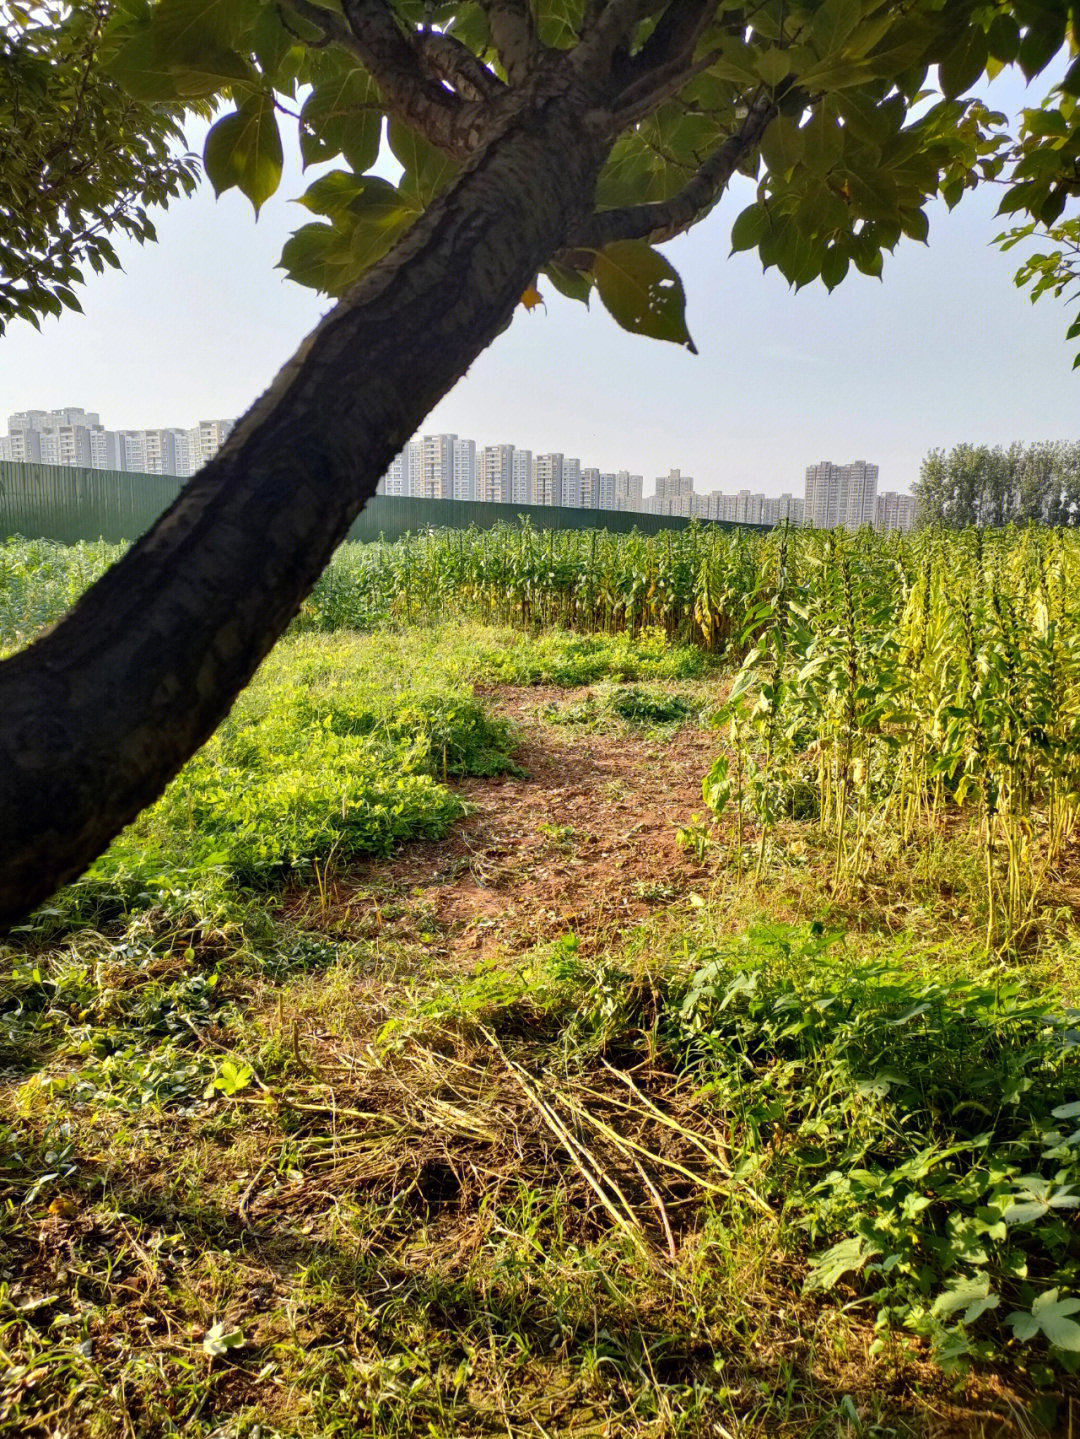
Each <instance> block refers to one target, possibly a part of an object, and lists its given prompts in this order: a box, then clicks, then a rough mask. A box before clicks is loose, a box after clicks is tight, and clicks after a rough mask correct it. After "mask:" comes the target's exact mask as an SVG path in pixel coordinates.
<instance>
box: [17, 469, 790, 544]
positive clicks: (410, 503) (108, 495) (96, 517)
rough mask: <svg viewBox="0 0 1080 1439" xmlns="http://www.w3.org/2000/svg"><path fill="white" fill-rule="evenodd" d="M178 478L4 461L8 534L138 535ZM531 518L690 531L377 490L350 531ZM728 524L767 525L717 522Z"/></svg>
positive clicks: (586, 526) (409, 530)
mask: <svg viewBox="0 0 1080 1439" xmlns="http://www.w3.org/2000/svg"><path fill="white" fill-rule="evenodd" d="M183 487H184V481H183V480H179V479H176V478H175V477H174V476H172V475H141V474H130V473H125V472H121V471H117V470H82V469H76V468H74V467H73V466H70V465H23V464H16V463H14V462H12V461H9V460H3V461H0V538H5V537H6V536H8V535H23V536H24V537H25V538H26V539H48V540H59V541H61V542H62V543H63V544H74V543H75V542H76V541H78V540H108V541H109V542H110V543H112V544H116V543H118V542H120V541H123V540H136V539H138V538H139V536H140V535H141V534H143V533H144V532H145V531H146V530H148V529H149V528H150V526H151V525H152V524H153V523H154V521H155V520H156V519H157V518H158V516H159V515H161V514H162V513H163V512H164V511H165V510H166V509H168V507H169V505H171V504H172V502H173V501H174V500H175V499H176V497H177V496H178V495H179V494H180V491H181V490H182V489H183ZM523 521H527V522H528V523H529V524H530V525H532V526H533V528H534V529H538V530H550V529H556V530H610V531H612V532H614V533H615V534H628V533H629V532H630V531H631V530H638V531H639V532H640V533H641V534H646V535H655V534H656V533H657V532H658V531H660V530H682V529H685V528H686V526H687V525H688V524H690V521H689V520H686V519H682V518H680V517H679V516H677V515H638V514H631V513H629V512H625V511H621V510H574V509H566V508H562V507H556V506H553V505H495V504H487V503H484V502H482V501H480V500H421V499H413V498H411V497H410V498H402V497H398V496H396V495H374V496H373V497H372V498H371V499H370V500H368V502H367V504H366V505H365V506H364V511H363V514H361V515H360V517H359V518H358V519H357V520H356V521H355V522H354V524H353V526H352V528H351V529H350V530H349V535H348V538H349V539H350V540H361V541H364V540H377V539H379V538H382V539H386V540H396V539H399V538H400V537H401V536H402V535H405V534H415V533H416V531H417V530H430V529H451V530H453V529H469V528H470V527H472V526H475V527H476V528H477V529H482V530H486V529H491V528H492V527H493V526H494V525H498V524H512V525H513V524H521V523H522V522H523ZM711 523H714V524H720V525H722V526H723V528H725V529H766V528H768V527H767V526H764V525H734V524H731V523H729V522H727V521H712V522H711Z"/></svg>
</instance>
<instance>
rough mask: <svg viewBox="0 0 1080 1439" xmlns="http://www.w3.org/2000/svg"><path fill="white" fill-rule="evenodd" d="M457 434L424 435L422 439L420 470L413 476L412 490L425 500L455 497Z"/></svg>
mask: <svg viewBox="0 0 1080 1439" xmlns="http://www.w3.org/2000/svg"><path fill="white" fill-rule="evenodd" d="M456 439H457V435H424V437H423V439H422V440H421V441H420V472H419V474H418V475H417V474H416V473H415V472H414V474H413V476H412V492H413V494H414V495H416V496H417V497H418V498H420V499H423V500H451V499H453V497H454V441H455V440H456Z"/></svg>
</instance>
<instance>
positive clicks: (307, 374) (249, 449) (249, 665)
mask: <svg viewBox="0 0 1080 1439" xmlns="http://www.w3.org/2000/svg"><path fill="white" fill-rule="evenodd" d="M515 102H516V103H515V108H514V110H513V112H512V113H510V114H508V116H507V117H506V120H505V123H504V124H503V125H502V127H501V129H500V133H499V134H498V136H497V137H495V138H494V139H493V140H492V142H491V143H490V144H489V145H488V146H487V147H486V149H485V150H484V151H482V152H481V153H480V155H478V157H477V159H476V160H475V161H474V162H473V163H472V164H471V165H470V166H469V168H468V169H467V170H466V171H465V172H464V173H463V175H462V176H461V177H460V178H459V180H458V181H457V182H456V184H455V185H454V186H453V188H452V189H451V190H450V191H448V192H447V193H446V194H445V195H444V196H442V197H440V199H439V200H438V201H436V202H435V204H434V205H433V206H432V207H431V209H430V210H429V211H428V212H427V214H425V215H424V216H423V217H422V218H421V220H420V221H419V222H418V223H417V224H416V225H415V227H414V228H413V229H412V230H411V231H410V232H409V234H408V235H407V236H405V238H404V239H403V240H402V241H401V243H400V244H399V245H397V246H396V247H395V249H394V250H393V251H392V252H391V253H390V254H389V255H388V256H387V257H386V258H385V259H384V260H382V261H381V262H380V263H379V264H378V265H377V266H376V267H375V268H374V269H373V270H372V271H371V272H370V273H369V274H368V275H367V276H366V277H365V278H364V280H363V281H362V282H361V283H360V284H359V285H358V286H357V288H356V289H355V290H354V291H352V292H351V293H350V294H349V295H348V296H346V297H345V298H344V299H343V300H342V301H340V303H339V304H338V305H337V306H336V307H335V308H334V309H333V310H332V311H331V312H330V314H328V315H327V316H326V318H325V319H324V320H323V321H322V322H321V324H320V325H319V326H318V327H317V329H316V330H315V331H314V332H313V333H312V335H310V336H309V337H308V339H307V340H306V341H305V342H304V344H303V345H301V347H300V349H299V350H298V351H297V353H296V354H295V355H294V356H293V358H292V359H291V360H290V361H289V363H288V364H287V365H286V366H285V368H284V369H283V370H282V371H281V373H280V374H279V375H278V377H277V379H276V380H275V381H274V383H273V385H272V386H271V388H270V389H269V390H268V391H267V392H266V394H265V395H263V397H262V398H261V399H260V400H259V401H257V403H256V404H255V405H254V406H253V407H252V409H251V410H250V411H249V412H248V413H247V415H245V416H244V418H243V420H242V421H241V422H240V424H239V425H238V426H237V428H236V430H235V431H234V433H233V434H232V435H231V436H230V438H229V441H228V443H227V444H226V445H225V446H224V447H223V449H222V450H221V452H220V453H219V454H218V455H217V456H216V457H215V459H213V460H212V461H211V462H210V463H209V464H208V465H207V466H206V467H205V468H204V469H202V470H201V471H200V472H199V473H198V475H196V476H195V477H194V478H193V479H192V480H191V481H190V482H189V483H188V485H187V486H186V487H185V489H184V492H183V494H182V495H181V496H180V498H179V499H178V500H177V502H176V503H175V504H174V505H173V506H172V508H171V509H170V510H169V511H167V513H166V514H165V515H164V516H162V518H161V519H160V520H159V521H158V523H157V524H156V525H155V526H154V528H153V529H152V530H151V531H150V532H149V533H148V534H147V535H146V536H144V538H143V539H142V540H141V541H140V542H139V543H138V544H137V545H135V546H134V547H133V548H132V549H131V550H130V551H129V552H128V554H127V555H126V556H125V557H124V558H123V559H122V560H121V561H120V562H119V563H118V564H117V565H115V566H114V567H113V568H112V569H111V570H110V571H109V572H108V573H107V574H106V575H104V576H103V577H102V579H101V580H99V581H98V583H97V584H96V585H94V587H93V588H92V589H91V590H89V591H88V592H87V593H86V595H84V596H83V598H82V599H80V600H79V602H78V603H77V604H76V606H75V608H74V609H73V610H72V611H71V612H70V614H68V615H67V616H65V618H64V619H63V620H61V621H60V623H59V624H58V625H57V626H55V627H54V628H53V629H52V630H51V631H50V632H49V633H48V634H46V635H44V636H43V637H42V638H41V639H39V640H38V641H37V642H36V643H35V644H33V645H31V646H30V647H29V648H28V649H27V650H24V651H22V652H21V653H20V654H18V655H15V656H14V657H13V658H12V659H10V660H8V661H6V662H5V663H4V664H3V665H0V927H2V926H4V925H10V924H12V923H13V922H15V921H16V920H17V919H19V918H20V917H22V916H23V915H25V914H26V913H27V912H28V911H29V910H30V909H32V908H33V906H34V905H36V904H38V903H39V902H40V901H41V900H43V899H44V898H45V897H46V896H47V895H49V894H50V893H51V892H52V891H53V890H54V889H56V888H57V887H58V886H59V885H60V884H63V883H64V882H66V881H67V880H70V879H72V878H74V877H75V876H76V875H78V874H79V873H81V872H82V870H84V869H85V868H86V866H87V865H88V864H89V863H90V862H91V861H92V860H93V859H94V858H95V857H96V856H97V855H99V854H100V853H101V852H102V851H103V850H104V849H105V848H106V846H107V845H108V844H109V842H110V841H111V840H112V839H113V838H114V836H115V835H116V834H118V833H119V831H120V830H121V829H122V828H123V827H124V826H125V825H126V824H128V823H130V822H131V820H132V819H134V818H135V816H136V815H137V814H138V813H139V811H140V810H141V809H143V808H144V807H145V806H146V805H148V804H150V803H151V802H152V801H153V800H154V799H155V798H157V796H158V795H159V794H160V793H161V791H162V790H163V789H164V787H165V785H166V784H167V783H168V781H169V780H170V779H171V778H172V777H173V775H175V774H176V772H177V771H178V770H179V769H180V767H181V766H182V765H183V764H184V762H185V761H186V760H187V759H188V758H190V756H191V755H192V754H194V752H195V751H196V750H197V749H198V747H199V746H200V745H201V744H203V743H204V742H205V741H206V739H207V738H208V737H209V736H210V735H211V734H212V733H213V731H214V729H215V728H216V726H217V725H218V724H219V723H220V722H221V720H222V719H223V717H224V716H225V714H226V713H227V712H228V710H229V707H230V705H231V704H232V702H233V700H234V699H235V697H236V695H237V694H238V693H239V691H240V690H241V689H242V688H243V686H244V685H245V684H246V683H247V682H248V680H249V679H250V678H251V676H252V674H253V673H254V671H255V669H256V667H257V666H258V664H259V662H260V661H261V660H262V658H263V656H264V655H265V654H266V653H267V651H268V650H269V649H270V647H271V646H272V644H273V643H274V641H275V640H276V639H277V638H278V636H279V635H280V634H281V633H282V631H283V630H284V629H285V627H286V625H287V624H288V623H289V620H290V619H291V618H292V616H293V615H294V614H295V613H296V611H297V609H298V608H299V606H300V604H301V602H302V601H303V599H304V597H305V596H306V595H307V594H308V592H309V591H310V590H311V587H312V585H314V583H315V581H316V580H317V579H318V577H319V575H320V574H321V572H322V570H323V569H324V567H325V566H326V564H327V562H328V561H329V559H330V556H331V555H332V553H333V551H334V549H335V547H336V546H337V545H338V544H339V543H340V542H341V540H342V539H343V538H344V536H345V534H346V532H347V530H348V527H349V525H350V524H351V522H352V521H353V519H354V518H355V517H356V515H357V514H358V513H359V512H360V510H361V509H362V507H363V505H364V503H365V501H366V500H367V499H368V498H369V496H371V495H372V494H373V493H374V492H375V486H376V484H377V483H378V481H379V478H380V476H381V475H382V474H383V472H384V471H385V469H386V467H387V465H388V464H389V462H390V461H391V459H392V458H393V457H394V455H395V454H396V453H397V452H398V451H399V450H400V449H401V447H402V445H403V444H404V443H405V441H406V440H408V439H409V437H410V436H411V435H412V434H413V433H414V431H415V430H416V429H417V427H418V426H419V425H420V423H421V422H422V421H423V418H424V416H425V415H426V414H427V413H428V411H429V410H430V409H431V408H432V406H433V405H434V404H435V403H436V402H437V401H438V400H439V399H440V398H441V397H442V396H443V395H444V394H445V393H446V392H447V390H449V389H450V387H451V386H452V385H453V384H454V383H455V381H457V380H458V379H459V378H460V377H461V376H462V375H463V374H464V373H465V371H466V369H467V368H468V366H469V365H470V364H471V363H472V361H473V360H474V359H475V357H476V356H477V355H478V354H479V353H480V351H481V350H482V349H484V347H485V346H487V345H488V344H489V343H490V342H491V340H492V339H494V337H495V336H496V335H497V334H498V333H499V332H500V331H501V330H502V329H504V328H505V326H506V325H507V324H508V322H509V320H510V318H511V317H512V315H513V312H514V308H515V306H516V304H517V303H518V301H519V299H520V297H521V295H522V293H523V291H524V290H525V289H526V287H527V286H528V285H529V284H530V283H531V282H532V280H533V279H534V277H535V275H536V272H537V270H538V268H539V267H540V266H541V265H542V264H544V262H545V261H546V260H548V259H549V258H550V256H551V255H552V254H554V253H555V252H557V251H558V250H559V249H560V248H561V246H562V245H563V244H564V242H565V239H566V236H567V234H568V232H569V231H570V230H571V229H572V228H573V227H574V226H575V225H576V224H579V223H580V221H581V220H582V218H583V217H584V216H585V215H586V214H588V213H589V211H590V210H591V206H592V197H593V192H594V189H595V183H596V176H597V173H598V171H599V166H600V163H601V161H602V159H603V152H604V148H605V146H604V144H603V142H602V141H601V140H600V139H599V138H598V137H597V135H596V133H595V131H594V130H593V129H592V128H591V127H590V124H589V122H588V118H587V117H588V114H589V111H590V108H591V107H592V106H593V105H594V104H595V100H594V98H593V97H592V96H590V95H589V94H588V93H587V92H586V91H585V89H584V88H583V86H582V85H581V82H580V80H579V79H577V78H575V77H574V76H572V75H571V74H568V73H567V72H566V71H563V72H560V73H556V74H547V75H545V74H541V75H539V76H538V77H537V80H536V83H535V84H534V85H532V86H531V87H529V88H528V89H525V88H524V87H523V89H522V91H520V92H518V93H517V94H516V96H515Z"/></svg>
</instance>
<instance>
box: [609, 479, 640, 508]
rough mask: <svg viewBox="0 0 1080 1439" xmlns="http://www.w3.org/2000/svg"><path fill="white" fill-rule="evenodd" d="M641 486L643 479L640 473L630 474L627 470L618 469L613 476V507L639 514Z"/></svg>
mask: <svg viewBox="0 0 1080 1439" xmlns="http://www.w3.org/2000/svg"><path fill="white" fill-rule="evenodd" d="M643 486H644V479H643V477H642V476H641V475H632V474H631V473H630V471H629V470H619V471H618V473H617V474H616V476H615V509H617V510H630V511H631V512H632V513H633V514H640V513H641V509H642V501H641V492H642V488H643Z"/></svg>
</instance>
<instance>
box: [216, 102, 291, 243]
mask: <svg viewBox="0 0 1080 1439" xmlns="http://www.w3.org/2000/svg"><path fill="white" fill-rule="evenodd" d="M283 159H284V157H283V155H282V150H281V135H280V133H279V132H278V125H277V115H276V113H275V108H274V99H273V96H272V95H267V94H265V93H264V92H263V91H259V92H257V93H256V94H254V95H252V96H250V97H249V98H248V99H246V100H245V101H244V102H243V104H242V105H241V106H240V108H239V110H237V111H235V113H234V114H232V115H226V116H225V117H224V118H223V119H221V120H219V121H218V122H217V124H216V125H215V126H214V127H213V129H212V130H211V131H210V133H209V135H207V137H206V146H205V149H204V150H203V164H204V165H205V167H206V173H207V175H208V176H209V177H210V182H211V184H212V185H213V187H214V190H215V191H216V193H217V194H218V195H222V194H224V192H225V191H226V190H230V189H232V187H233V186H234V185H235V186H238V187H239V189H240V190H241V191H242V192H243V193H244V194H245V195H246V196H247V197H248V199H249V200H250V201H251V203H252V205H254V207H255V213H256V215H257V214H258V213H259V210H260V209H261V208H262V205H263V203H264V202H265V201H266V200H268V199H269V198H270V196H271V195H272V194H273V193H274V191H275V190H276V189H277V187H278V185H279V184H280V183H281V169H282V164H283Z"/></svg>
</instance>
